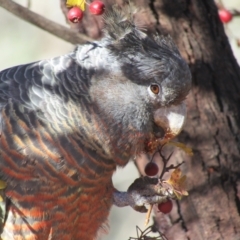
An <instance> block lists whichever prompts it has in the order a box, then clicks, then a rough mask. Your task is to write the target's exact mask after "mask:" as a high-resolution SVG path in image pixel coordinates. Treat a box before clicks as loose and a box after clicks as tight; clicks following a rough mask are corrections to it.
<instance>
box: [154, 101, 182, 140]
mask: <svg viewBox="0 0 240 240" xmlns="http://www.w3.org/2000/svg"><path fill="white" fill-rule="evenodd" d="M186 115H187V110H186V104H185V103H184V102H182V103H181V104H180V105H175V106H171V107H165V108H159V109H158V110H156V111H155V112H154V122H155V124H156V125H158V126H159V127H161V128H163V130H164V132H165V135H164V137H163V138H162V139H161V140H160V141H161V142H167V141H169V140H171V139H172V138H174V137H176V136H177V135H178V134H179V133H180V132H181V130H182V128H183V125H184V122H185V119H186Z"/></svg>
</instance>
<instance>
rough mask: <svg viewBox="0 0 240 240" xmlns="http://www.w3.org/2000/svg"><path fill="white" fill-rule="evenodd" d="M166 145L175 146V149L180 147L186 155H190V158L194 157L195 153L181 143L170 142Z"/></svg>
mask: <svg viewBox="0 0 240 240" xmlns="http://www.w3.org/2000/svg"><path fill="white" fill-rule="evenodd" d="M166 145H173V146H175V147H178V148H180V149H182V150H183V151H184V152H185V153H186V154H188V155H189V156H193V151H192V149H191V148H190V147H187V146H186V145H185V144H184V143H180V142H168V143H167V144H166Z"/></svg>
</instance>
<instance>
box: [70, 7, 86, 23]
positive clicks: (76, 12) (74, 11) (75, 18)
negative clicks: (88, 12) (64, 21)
mask: <svg viewBox="0 0 240 240" xmlns="http://www.w3.org/2000/svg"><path fill="white" fill-rule="evenodd" d="M67 17H68V19H69V20H70V21H71V22H73V23H78V22H80V21H81V20H82V18H83V11H82V10H81V9H80V8H78V7H73V8H71V9H70V10H69V11H68V15H67Z"/></svg>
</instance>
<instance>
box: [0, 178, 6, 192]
mask: <svg viewBox="0 0 240 240" xmlns="http://www.w3.org/2000/svg"><path fill="white" fill-rule="evenodd" d="M6 187H7V184H6V182H4V181H2V180H0V190H2V189H5V188H6Z"/></svg>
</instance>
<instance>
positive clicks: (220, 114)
mask: <svg viewBox="0 0 240 240" xmlns="http://www.w3.org/2000/svg"><path fill="white" fill-rule="evenodd" d="M64 2H65V1H64ZM104 2H105V3H106V4H113V2H118V3H121V1H113V0H112V1H111V0H109V1H107V0H106V1H104ZM131 2H135V4H136V5H137V6H139V7H142V9H143V10H144V11H140V13H139V14H138V20H139V21H140V25H141V22H142V23H144V24H145V27H146V28H147V29H148V31H150V32H156V31H157V32H160V33H164V34H166V33H168V34H170V35H171V36H172V37H173V38H174V40H175V42H176V44H177V45H178V47H179V49H180V52H181V54H182V56H183V57H184V58H185V59H186V61H187V62H188V63H189V66H190V69H191V72H192V77H193V86H192V91H191V92H190V94H189V96H188V98H187V104H188V119H187V122H186V125H185V128H184V130H183V132H182V133H181V135H180V136H179V140H180V141H181V142H183V143H185V144H187V145H188V146H190V147H192V148H193V150H194V156H193V157H191V158H190V157H186V155H180V154H178V155H175V157H176V158H177V159H178V160H181V159H182V160H184V161H185V162H186V164H185V171H186V173H187V177H188V182H189V196H188V197H186V198H184V199H183V200H181V201H180V202H178V203H177V211H173V213H171V215H170V217H169V219H165V220H166V221H165V223H166V222H168V224H167V225H166V224H164V226H163V225H162V223H163V222H164V219H157V221H158V223H159V228H160V229H161V230H162V231H163V232H164V233H165V234H166V236H167V237H168V238H169V239H174V240H182V239H192V240H200V239H202V240H208V239H209V240H217V239H226V240H237V239H240V217H239V214H240V153H239V152H240V143H239V140H240V134H239V130H240V119H239V112H240V94H239V92H240V69H239V66H238V65H237V62H236V60H235V58H234V57H233V53H232V50H231V48H230V45H229V43H228V39H227V37H226V35H225V32H224V29H223V26H222V24H221V22H220V20H219V18H218V13H217V8H216V6H215V4H214V2H213V1H212V0H192V1H189V0H158V1H154V0H152V1H143V0H135V1H133V0H132V1H131ZM78 27H79V26H78ZM100 28H101V26H100V25H99V20H96V18H95V17H94V18H90V16H87V17H86V18H85V21H83V24H82V25H80V29H81V31H82V32H85V33H87V34H88V35H89V36H90V37H94V38H97V37H100V30H99V29H100ZM165 218H168V217H165ZM169 220H170V221H169Z"/></svg>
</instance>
